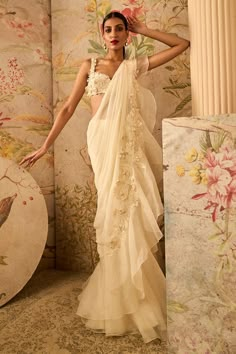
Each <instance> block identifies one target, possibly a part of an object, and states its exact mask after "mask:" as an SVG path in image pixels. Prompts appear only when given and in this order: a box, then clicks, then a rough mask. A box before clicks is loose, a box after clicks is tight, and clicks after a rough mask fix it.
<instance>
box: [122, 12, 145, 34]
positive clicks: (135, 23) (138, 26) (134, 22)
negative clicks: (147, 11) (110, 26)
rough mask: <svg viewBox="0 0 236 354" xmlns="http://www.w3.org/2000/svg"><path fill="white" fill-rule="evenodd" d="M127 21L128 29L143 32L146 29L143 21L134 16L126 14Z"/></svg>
mask: <svg viewBox="0 0 236 354" xmlns="http://www.w3.org/2000/svg"><path fill="white" fill-rule="evenodd" d="M127 21H128V25H129V31H131V32H134V33H140V34H144V33H145V31H146V30H147V26H146V25H145V23H143V22H141V21H139V20H138V19H137V17H135V16H128V17H127Z"/></svg>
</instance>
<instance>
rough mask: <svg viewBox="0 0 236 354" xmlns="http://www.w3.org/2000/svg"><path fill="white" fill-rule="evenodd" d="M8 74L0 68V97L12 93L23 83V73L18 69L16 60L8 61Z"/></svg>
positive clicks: (14, 58)
mask: <svg viewBox="0 0 236 354" xmlns="http://www.w3.org/2000/svg"><path fill="white" fill-rule="evenodd" d="M8 68H9V70H8V73H7V74H6V73H5V72H4V70H2V68H0V95H9V94H12V93H14V92H15V91H16V90H17V88H18V87H19V86H21V85H22V84H23V82H24V72H23V70H22V69H21V68H19V64H18V63H17V58H16V57H13V58H10V59H8Z"/></svg>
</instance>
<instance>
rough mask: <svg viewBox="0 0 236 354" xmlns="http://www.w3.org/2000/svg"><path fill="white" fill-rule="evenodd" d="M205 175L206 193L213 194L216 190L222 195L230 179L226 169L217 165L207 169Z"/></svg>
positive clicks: (225, 191)
mask: <svg viewBox="0 0 236 354" xmlns="http://www.w3.org/2000/svg"><path fill="white" fill-rule="evenodd" d="M206 175H207V179H208V185H207V186H208V193H209V194H210V195H211V196H215V195H216V193H217V192H218V193H219V194H223V195H226V194H227V186H228V185H229V183H230V182H231V180H232V177H231V175H230V173H229V172H228V171H227V170H225V169H223V168H221V167H220V166H219V165H217V166H215V167H214V168H210V169H207V170H206Z"/></svg>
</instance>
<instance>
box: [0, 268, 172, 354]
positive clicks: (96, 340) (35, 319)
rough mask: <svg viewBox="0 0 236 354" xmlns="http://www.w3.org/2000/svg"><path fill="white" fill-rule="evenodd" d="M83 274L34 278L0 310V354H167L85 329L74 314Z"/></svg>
mask: <svg viewBox="0 0 236 354" xmlns="http://www.w3.org/2000/svg"><path fill="white" fill-rule="evenodd" d="M86 278H87V275H85V274H82V275H79V274H78V273H72V272H64V271H57V270H47V271H41V272H39V273H37V274H35V275H34V276H33V277H32V279H31V280H30V281H29V283H28V284H27V285H26V286H25V288H24V289H23V290H22V291H21V292H20V293H19V294H18V295H17V296H16V297H15V298H14V299H12V300H11V301H10V302H9V303H8V304H6V305H5V306H4V307H2V308H0V353H4V354H15V353H17V354H70V353H71V354H77V353H82V354H87V353H89V354H90V353H91V354H108V353H109V354H113V353H114V354H166V347H165V344H161V343H160V342H159V341H158V340H156V341H153V342H151V343H148V344H144V343H143V341H142V339H141V338H140V337H139V336H137V335H129V336H124V337H105V336H104V335H103V334H97V333H93V332H91V331H89V330H87V329H86V328H85V327H84V326H83V324H82V322H81V321H80V318H79V317H78V316H77V315H75V312H76V309H77V304H78V302H77V296H78V294H79V292H80V291H81V287H82V283H83V282H84V280H85V279H86Z"/></svg>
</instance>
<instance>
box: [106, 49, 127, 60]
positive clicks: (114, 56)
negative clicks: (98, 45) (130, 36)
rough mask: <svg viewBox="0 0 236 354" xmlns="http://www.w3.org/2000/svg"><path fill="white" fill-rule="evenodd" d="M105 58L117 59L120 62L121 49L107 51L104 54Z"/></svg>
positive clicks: (121, 57)
mask: <svg viewBox="0 0 236 354" xmlns="http://www.w3.org/2000/svg"><path fill="white" fill-rule="evenodd" d="M104 58H105V59H109V60H111V61H117V62H121V61H123V60H124V58H123V50H122V51H111V50H110V51H109V52H108V53H107V54H106V56H105V57H104Z"/></svg>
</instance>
